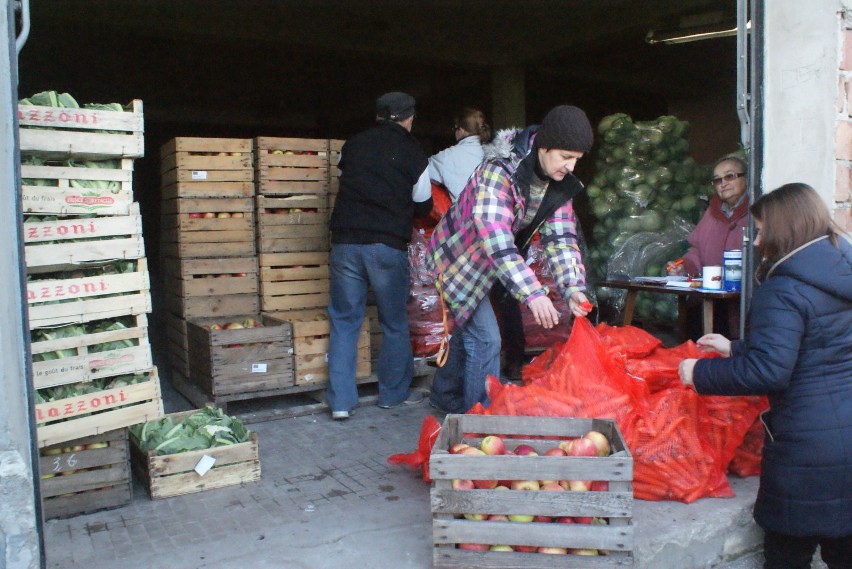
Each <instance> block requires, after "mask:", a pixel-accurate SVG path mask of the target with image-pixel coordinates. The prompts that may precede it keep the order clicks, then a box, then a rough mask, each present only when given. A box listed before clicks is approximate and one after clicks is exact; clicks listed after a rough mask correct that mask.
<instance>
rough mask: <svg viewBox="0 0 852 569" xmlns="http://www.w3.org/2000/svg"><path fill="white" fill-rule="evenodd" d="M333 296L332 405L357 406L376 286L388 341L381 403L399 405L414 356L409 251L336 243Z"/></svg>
mask: <svg viewBox="0 0 852 569" xmlns="http://www.w3.org/2000/svg"><path fill="white" fill-rule="evenodd" d="M329 263H330V271H331V300H330V302H329V305H328V316H329V319H330V321H331V333H330V336H329V342H328V388H327V389H326V400H327V402H328V405H329V407H331V410H332V411H351V410H352V408H353V407H355V405H356V404H357V403H358V386H357V384H356V382H355V370H356V368H357V365H358V336H359V334H360V332H361V325H362V324H363V323H364V309H365V306H366V304H367V289H368V288H369V287H372V289H373V292H374V293H375V296H376V304H377V305H378V309H379V324H380V325H381V328H382V335H383V338H382V347H381V350H380V351H379V362H378V369H377V370H376V374H377V375H378V380H379V405H396V404H398V403H401V402H402V401H404V400H405V399H406V398H407V397H408V393H409V388H410V387H411V380H412V379H413V376H414V357H413V355H412V352H411V338H410V336H409V333H408V309H407V302H408V293H409V287H410V285H409V281H408V278H409V277H408V252H407V251H400V250H399V249H394V248H393V247H388V246H387V245H382V244H380V243H373V244H367V245H356V244H345V243H344V244H340V243H338V244H335V245H333V246H332V248H331V257H330V260H329Z"/></svg>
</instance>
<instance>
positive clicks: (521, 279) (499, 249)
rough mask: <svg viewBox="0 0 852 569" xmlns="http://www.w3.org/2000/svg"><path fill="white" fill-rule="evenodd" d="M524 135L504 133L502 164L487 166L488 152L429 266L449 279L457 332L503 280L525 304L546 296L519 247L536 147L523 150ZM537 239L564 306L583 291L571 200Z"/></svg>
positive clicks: (433, 244)
mask: <svg viewBox="0 0 852 569" xmlns="http://www.w3.org/2000/svg"><path fill="white" fill-rule="evenodd" d="M523 136H524V131H521V130H512V131H503V132H500V133H498V135H497V141H498V142H497V143H496V144H495V145H494V146H492V148H491V149H490V150H491V153H492V155H493V154H494V153H495V152H496V153H497V154H498V157H495V158H491V159H488V157H489V153H488V151H489V149H486V160H485V162H483V163H482V164H480V165H479V167H478V168H477V169H476V171H475V172H474V173H473V175H472V176H471V178H470V180H468V182H467V185H466V186H465V188H464V190H462V193H461V195H460V196H459V198H458V200H457V201H456V202H455V203H454V204H453V206H452V207H451V208H450V210H449V211H448V212H447V214H446V215H445V216H444V217H443V218H442V219H441V221H440V222H439V223H438V226H437V227H436V228H435V230H434V232H433V234H432V239H431V241H430V243H429V249H430V251H429V252H430V255H429V257H430V258H429V261H430V264H431V268H432V270H433V272H434V274H435V277H436V278H437V277H438V275H442V277H443V295H444V300H445V301H446V302H447V305H448V306H449V308H450V311H451V312H452V314H453V316H454V317H455V321H456V324H457V325H463V324H464V323H465V322H467V320H468V318H469V317H470V315H471V314H472V313H473V311H474V310H475V309H476V307H477V306H478V305H479V303H480V302H482V301H483V299H485V298H486V297H487V296H488V293H489V291H490V290H491V287H492V286H493V285H494V283H495V281H497V280H498V279H499V280H500V281H501V282H502V283H503V284H504V285H505V287H506V290H508V291H509V292H510V293H511V294H512V295H513V296H514V297H515V298H517V299H518V300H519V301H521V302H529V301H530V300H532V299H533V298H536V297H538V296H541V295H544V294H547V293H548V290H547V289H546V288H545V287H544V286H543V285H542V284H541V283H540V282H539V281H538V279H537V278H536V275H535V273H534V272H533V270H532V269H531V268H530V267H529V265H527V264H526V262H525V261H524V258H523V257H521V255H520V253H519V251H518V248H517V247H516V246H515V235H516V234H517V233H518V232H519V231H520V230H521V229H522V221H523V219H524V216H525V214H526V213H527V212H526V208H527V196H528V195H529V187H522V186H523V185H524V184H523V183H519V181H518V176H517V175H516V174H517V172H518V166H519V165H520V163H521V161H522V160H523V158H524V157H525V156H526V155H527V154H528V153H529V150H530V149H531V147H532V146H531V144H532V140H533V138H528V139H527V140H524V141H523V142H524V143H522V144H518V142H519V141H521V140H523V138H522V137H523ZM527 186H528V183H527ZM539 235H540V236H541V244H542V248H543V250H544V253H545V255H546V257H547V260H548V264H549V266H550V269H551V271H552V273H553V278H554V281H555V282H556V283H557V286H558V288H559V289H560V292H561V294H562V296H563V297H564V298H565V300H566V301H567V300H568V297H570V296H571V294H572V293H574V292H577V291H582V290H585V289H586V275H585V273H586V271H585V267H584V266H583V262H582V259H581V257H580V249H579V247H578V245H577V237H576V235H577V218H576V216H575V215H574V206H573V203H572V202H571V201H568V202H567V203H566V204H565V205H563V206H562V207H560V208H559V209H557V210H556V211H555V212H554V213H553V215H551V216H550V218H549V219H546V220H545V221H544V223H543V225H542V226H541V228H540V229H539Z"/></svg>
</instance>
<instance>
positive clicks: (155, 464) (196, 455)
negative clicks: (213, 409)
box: [130, 411, 260, 500]
mask: <svg viewBox="0 0 852 569" xmlns="http://www.w3.org/2000/svg"><path fill="white" fill-rule="evenodd" d="M193 413H195V411H185V412H182V413H173V414H170V415H169V417H172V418H174V419H175V420H181V421H182V420H184V419H186V418H187V417H189V416H190V415H192V414H193ZM205 455H206V456H210V457H212V458H214V459H215V460H216V462H215V464H214V465H213V468H211V469H210V470H209V471H207V473H205V474H204V476H201V475H199V474H198V473H197V472H196V471H195V466H196V465H197V464H198V461H199V460H201V458H202V457H204V456H205ZM130 460H131V464H132V466H133V471H134V472H135V473H136V474H137V475H138V476H139V478H140V480H142V482H143V484H144V485H145V487H146V488H147V489H148V494H149V495H150V496H151V498H152V499H154V500H158V499H160V498H169V497H172V496H182V495H184V494H192V493H194V492H202V491H204V490H212V489H214V488H224V487H226V486H233V485H236V484H245V483H247V482H255V481H257V480H260V452H259V448H258V439H257V433H255V432H252V433H251V438H250V440H248V441H246V442H244V443H238V444H234V445H229V446H221V447H214V448H209V449H203V450H197V451H190V452H181V453H177V454H166V455H163V456H157V455H156V454H154V452H153V451H148V452H147V453H143V452H142V451H141V450H140V449H139V446H138V444H137V443H136V441H135V440H134V438H133V437H132V436H131V437H130Z"/></svg>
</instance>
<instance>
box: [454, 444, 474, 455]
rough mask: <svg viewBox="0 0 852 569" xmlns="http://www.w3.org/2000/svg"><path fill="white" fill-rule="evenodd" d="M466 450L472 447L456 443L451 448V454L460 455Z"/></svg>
mask: <svg viewBox="0 0 852 569" xmlns="http://www.w3.org/2000/svg"><path fill="white" fill-rule="evenodd" d="M466 448H470V445H469V444H467V443H456V444H454V445H453V446H451V447H450V454H459V453H460V452H461V451H462V450H464V449H466Z"/></svg>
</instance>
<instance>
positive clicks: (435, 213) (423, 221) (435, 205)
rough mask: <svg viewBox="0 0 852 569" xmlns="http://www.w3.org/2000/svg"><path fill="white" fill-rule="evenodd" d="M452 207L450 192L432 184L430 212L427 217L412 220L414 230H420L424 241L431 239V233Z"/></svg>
mask: <svg viewBox="0 0 852 569" xmlns="http://www.w3.org/2000/svg"><path fill="white" fill-rule="evenodd" d="M451 205H453V199H452V198H451V197H450V191H449V190H448V189H447V188H445V187H444V186H442V185H440V184H436V183H434V182H432V211H430V212H429V215H426V216H424V217H418V218H416V219H414V223H413V225H414V229H415V230H417V229H422V230H423V234H424V235H425V236H426V239H429V238H430V237H432V231H433V230H434V229H435V226H436V225H438V222H439V221H441V218H442V217H444V215H445V214H446V213H447V210H449V209H450V206H451Z"/></svg>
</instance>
